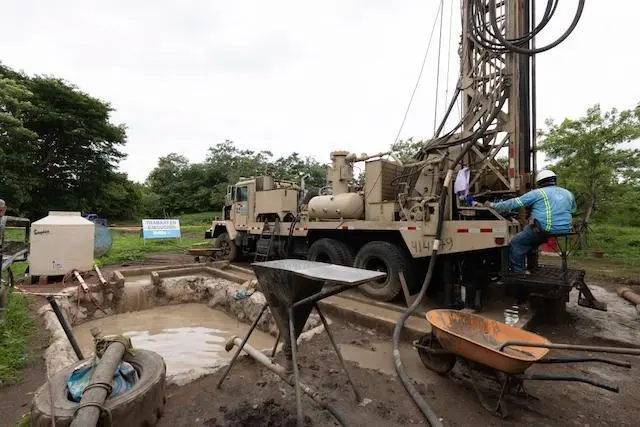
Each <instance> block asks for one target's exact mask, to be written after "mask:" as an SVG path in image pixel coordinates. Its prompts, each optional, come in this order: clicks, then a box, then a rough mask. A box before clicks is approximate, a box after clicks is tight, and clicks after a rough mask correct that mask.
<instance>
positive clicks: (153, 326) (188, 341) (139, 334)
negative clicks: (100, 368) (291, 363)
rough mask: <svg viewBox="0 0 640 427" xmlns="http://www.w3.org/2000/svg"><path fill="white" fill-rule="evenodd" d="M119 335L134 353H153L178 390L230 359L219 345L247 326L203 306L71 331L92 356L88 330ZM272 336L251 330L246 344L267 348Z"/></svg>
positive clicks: (99, 322) (108, 319) (120, 317)
mask: <svg viewBox="0 0 640 427" xmlns="http://www.w3.org/2000/svg"><path fill="white" fill-rule="evenodd" d="M96 326H97V327H99V328H100V329H101V330H102V332H103V333H104V334H105V335H110V334H122V335H126V336H128V337H130V338H131V341H132V344H133V346H134V347H136V348H143V349H147V350H152V351H155V352H156V353H158V354H160V355H161V356H162V357H163V358H164V360H165V363H166V364H167V378H171V379H172V382H175V383H177V384H179V385H182V384H186V383H187V382H189V381H193V380H194V379H196V378H199V377H200V376H202V375H206V374H209V373H212V372H214V371H216V370H217V369H218V368H219V367H220V366H221V365H224V364H226V362H227V361H228V360H229V359H230V358H231V356H232V355H233V351H231V352H228V353H227V352H226V351H225V349H224V345H225V343H226V341H227V339H228V338H230V337H231V336H233V335H238V336H241V337H243V336H244V334H245V333H246V332H247V330H248V329H249V325H247V324H245V323H242V322H239V321H238V320H236V319H234V318H232V317H230V316H228V315H227V314H226V313H223V312H221V311H217V310H213V309H210V308H209V307H207V306H206V305H204V304H197V303H193V304H180V305H172V306H163V307H156V308H152V309H149V310H142V311H135V312H130V313H123V314H117V315H114V316H110V317H106V318H103V319H98V320H92V321H90V322H87V323H84V324H82V325H79V326H77V327H76V328H74V330H73V332H74V334H75V336H76V339H77V340H78V344H79V345H80V348H81V349H82V351H83V353H84V354H85V355H89V354H92V353H93V338H92V336H91V333H90V330H91V328H93V327H96ZM274 341H275V337H272V336H271V335H269V334H266V333H265V332H262V331H260V330H257V329H255V330H254V331H253V333H252V334H251V338H250V339H249V344H251V345H252V346H253V347H255V348H256V349H259V350H262V349H269V348H271V347H272V346H273V343H274Z"/></svg>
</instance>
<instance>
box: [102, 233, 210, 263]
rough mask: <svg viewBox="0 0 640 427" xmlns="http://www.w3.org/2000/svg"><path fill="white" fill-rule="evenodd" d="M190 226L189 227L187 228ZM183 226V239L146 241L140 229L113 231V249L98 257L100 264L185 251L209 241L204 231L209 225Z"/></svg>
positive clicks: (137, 259)
mask: <svg viewBox="0 0 640 427" xmlns="http://www.w3.org/2000/svg"><path fill="white" fill-rule="evenodd" d="M187 227H188V229H187ZM187 227H181V230H182V239H181V240H177V239H163V240H146V241H144V240H143V239H142V237H141V235H140V232H138V231H112V236H113V245H112V246H111V250H109V252H107V254H105V255H104V256H102V257H100V258H99V259H98V263H99V265H108V264H117V263H122V262H126V261H140V260H144V259H146V258H147V257H148V256H149V254H151V253H158V252H183V251H185V250H187V249H188V248H191V247H194V246H198V245H200V244H203V243H207V241H206V240H205V239H204V232H205V230H206V229H207V227H203V226H187Z"/></svg>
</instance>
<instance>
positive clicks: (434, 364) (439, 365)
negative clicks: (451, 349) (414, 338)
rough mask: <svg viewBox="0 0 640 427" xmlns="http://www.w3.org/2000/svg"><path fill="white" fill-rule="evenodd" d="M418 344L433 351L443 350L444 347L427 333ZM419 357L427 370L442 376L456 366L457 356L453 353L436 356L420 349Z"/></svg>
mask: <svg viewBox="0 0 640 427" xmlns="http://www.w3.org/2000/svg"><path fill="white" fill-rule="evenodd" d="M418 344H419V345H420V346H422V347H427V348H429V349H432V350H442V346H441V345H440V343H439V342H438V340H437V339H436V338H435V337H434V336H433V335H432V334H431V333H427V334H425V335H423V336H422V337H420V339H419V340H418ZM418 355H419V356H420V360H422V363H423V364H424V366H426V367H427V369H429V370H431V371H433V372H436V373H438V374H440V375H445V374H447V373H448V372H449V371H451V370H452V369H453V367H454V366H455V364H456V355H455V354H453V353H437V354H434V353H431V352H429V351H428V350H426V349H424V348H420V347H418Z"/></svg>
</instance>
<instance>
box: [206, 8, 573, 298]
mask: <svg viewBox="0 0 640 427" xmlns="http://www.w3.org/2000/svg"><path fill="white" fill-rule="evenodd" d="M550 3H551V2H550ZM461 4H462V8H461V10H462V18H463V19H462V23H463V25H462V33H463V37H462V39H461V46H460V50H459V51H460V77H459V80H458V83H457V86H456V90H455V92H454V96H453V97H452V99H451V102H450V103H449V104H448V108H447V110H446V113H445V117H444V118H443V120H442V122H441V124H440V126H439V128H438V130H437V131H436V133H435V135H434V137H433V138H432V139H430V140H428V141H426V142H425V143H424V145H423V146H422V147H421V148H420V150H419V151H418V152H417V153H416V154H415V159H413V160H412V161H411V162H410V163H406V162H405V163H403V162H401V161H399V160H397V159H395V158H393V157H392V156H389V154H390V153H379V154H376V155H372V156H369V155H366V154H355V153H350V152H348V151H334V152H332V153H331V154H330V159H331V166H329V167H328V168H327V183H328V184H329V186H328V187H326V188H323V189H322V191H321V192H320V194H318V195H315V196H313V197H310V196H311V194H310V191H309V190H308V189H306V188H305V186H304V182H301V183H300V184H298V183H296V182H291V181H281V180H278V179H276V178H274V177H272V176H257V177H252V178H247V179H241V180H240V181H238V182H237V183H235V184H234V185H232V186H229V187H228V191H227V202H226V205H225V207H224V211H223V218H221V219H217V220H215V221H213V223H212V227H211V229H210V230H208V231H207V233H206V237H208V238H214V239H215V246H216V247H217V248H218V250H219V252H220V254H221V257H222V258H223V259H227V260H229V261H234V260H237V259H239V257H241V256H246V255H253V256H255V257H256V259H258V260H264V259H267V258H287V257H289V258H291V257H295V258H306V259H309V260H315V261H322V262H330V263H334V264H342V265H349V266H354V267H358V268H365V269H371V270H381V271H385V272H386V273H387V275H386V277H385V278H384V279H381V280H379V281H377V282H371V283H367V284H365V285H362V286H361V287H360V290H361V291H362V292H363V293H364V294H366V295H368V296H369V297H371V298H374V299H377V300H380V301H391V300H393V299H395V298H396V297H398V296H399V295H400V294H401V293H402V291H403V282H406V285H407V288H408V290H409V292H412V291H415V290H416V289H417V288H418V287H419V286H420V284H421V283H422V281H423V279H424V276H425V274H426V270H427V264H428V262H427V261H428V259H429V257H430V256H431V254H432V251H433V250H434V247H435V248H436V249H437V252H438V258H437V266H436V272H435V275H434V280H433V282H434V284H436V285H434V286H433V289H431V288H430V289H429V295H430V296H434V294H437V295H439V296H440V297H441V298H444V301H445V303H446V304H448V305H454V304H455V303H456V295H457V292H456V290H457V289H459V288H460V286H463V287H464V288H465V289H466V300H467V301H466V303H467V305H468V306H469V305H471V306H476V307H477V306H478V305H481V300H482V298H481V290H483V289H485V284H486V283H488V282H490V281H492V280H494V281H495V280H496V279H495V278H496V277H497V276H500V275H501V276H502V277H504V276H505V275H508V274H509V273H508V271H507V267H508V266H507V254H508V245H509V242H510V241H511V239H512V238H513V237H514V236H515V235H516V234H517V233H518V232H519V231H520V230H521V227H522V226H523V225H524V221H523V219H524V210H521V212H515V213H511V214H501V213H498V212H497V211H495V210H493V209H491V208H488V207H483V206H481V205H478V204H476V203H470V198H469V196H471V197H473V198H474V200H477V201H480V202H481V201H486V200H494V199H504V198H508V197H515V196H518V195H521V194H523V193H525V192H526V191H529V190H530V189H531V188H532V181H533V180H532V176H533V174H534V173H535V169H536V161H535V129H534V126H532V123H535V62H534V57H535V53H537V52H538V51H541V50H543V49H547V48H548V47H544V48H539V49H537V50H535V48H533V47H531V40H532V39H533V36H532V35H531V34H533V35H535V33H536V32H537V31H539V29H538V28H539V27H540V25H541V24H538V25H537V26H536V27H535V28H532V27H533V26H532V22H533V19H532V10H530V9H531V6H532V2H530V1H521V0H518V1H509V2H498V3H496V1H495V0H484V1H478V0H463V1H462V2H461ZM579 8H580V7H579ZM580 13H581V8H580V10H579V13H577V15H576V16H577V17H578V18H579V14H580ZM548 14H549V11H545V15H544V18H543V19H544V20H547V17H548ZM494 21H495V22H497V24H498V30H499V34H496V29H495V28H493V26H492V24H493V22H494ZM572 25H573V24H572ZM573 26H575V25H573ZM570 29H571V30H572V28H570ZM568 32H570V31H568ZM566 35H568V33H566ZM496 37H498V38H502V39H504V42H500V41H498V40H496ZM527 37H528V40H527V43H524V42H523V41H522V40H524V39H525V38H527ZM563 37H566V36H563ZM556 44H557V43H556ZM523 46H524V47H523ZM527 46H528V48H527ZM527 49H528V50H527ZM458 98H460V101H461V103H462V107H463V108H462V114H461V118H460V119H459V120H458V121H457V123H456V121H455V120H454V125H453V128H452V129H451V130H449V131H447V132H446V133H443V129H444V127H445V123H448V122H449V118H450V116H451V113H452V111H453V110H454V107H455V105H456V102H457V101H458ZM458 157H459V158H458ZM501 157H502V160H501ZM454 159H455V162H454ZM358 162H364V184H362V185H357V184H356V182H355V181H354V174H353V170H354V165H355V164H356V163H358ZM452 172H453V173H452ZM454 184H455V185H454ZM443 193H444V194H443ZM442 204H444V205H443V206H441V205H442ZM441 213H442V218H440V217H439V216H440V214H441ZM439 221H441V226H442V232H441V238H440V239H437V241H436V239H435V236H436V231H437V226H438V223H439ZM434 245H435V246H434ZM549 271H550V270H548V271H547V272H546V273H545V274H543V276H545V277H548V276H549V275H550V274H549ZM554 274H556V276H557V272H556V273H554ZM551 276H553V274H551ZM538 279H539V277H538ZM552 279H553V280H556V281H557V280H559V279H558V277H555V278H552ZM552 279H549V280H552ZM545 280H546V279H545ZM542 281H543V282H544V280H542ZM554 283H555V282H554ZM547 284H548V283H547ZM543 285H544V283H543ZM405 289H406V288H405ZM569 289H570V288H569ZM562 298H563V299H565V300H568V291H566V294H565V295H564V296H562ZM457 303H460V301H459V299H458V301H457Z"/></svg>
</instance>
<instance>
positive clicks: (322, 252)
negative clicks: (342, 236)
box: [307, 238, 353, 267]
mask: <svg viewBox="0 0 640 427" xmlns="http://www.w3.org/2000/svg"><path fill="white" fill-rule="evenodd" d="M307 259H308V260H309V261H318V262H326V263H330V264H338V265H346V266H348V267H351V266H352V265H353V250H351V248H350V247H349V246H347V245H346V244H345V243H343V242H341V241H340V240H335V239H327V238H323V239H318V240H316V241H315V242H313V243H312V244H311V247H310V248H309V252H307Z"/></svg>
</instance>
